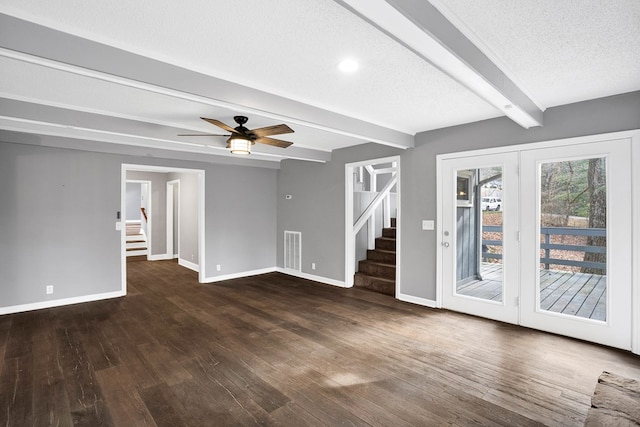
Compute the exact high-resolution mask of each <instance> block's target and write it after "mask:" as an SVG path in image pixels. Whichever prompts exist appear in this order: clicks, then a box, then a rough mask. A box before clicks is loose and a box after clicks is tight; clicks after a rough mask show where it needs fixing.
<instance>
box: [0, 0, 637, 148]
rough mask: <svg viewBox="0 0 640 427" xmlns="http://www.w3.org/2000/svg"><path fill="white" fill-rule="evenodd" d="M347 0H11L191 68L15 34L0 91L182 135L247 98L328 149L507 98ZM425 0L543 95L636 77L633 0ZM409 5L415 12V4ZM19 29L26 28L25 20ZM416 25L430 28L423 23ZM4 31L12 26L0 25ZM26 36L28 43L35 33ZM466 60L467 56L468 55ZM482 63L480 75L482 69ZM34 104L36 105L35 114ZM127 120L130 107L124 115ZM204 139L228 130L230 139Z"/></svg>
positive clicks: (610, 87) (20, 13)
mask: <svg viewBox="0 0 640 427" xmlns="http://www.w3.org/2000/svg"><path fill="white" fill-rule="evenodd" d="M347 2H348V3H350V4H357V3H359V1H353V2H350V1H347ZM344 3H345V2H343V1H341V0H336V1H334V0H305V1H304V2H302V1H299V0H278V1H273V2H265V1H263V0H243V1H211V0H184V1H180V2H175V1H168V0H162V1H159V0H155V1H151V0H137V1H134V2H131V1H124V0H110V1H103V2H87V1H84V0H83V1H80V0H65V1H64V2H51V1H44V0H3V1H2V2H1V3H0V13H4V14H6V16H9V17H16V18H21V19H22V20H24V21H26V22H31V23H35V24H39V25H42V26H44V27H48V28H50V29H54V30H59V31H62V32H64V33H67V34H69V35H72V36H73V37H74V39H75V40H84V39H86V40H89V41H92V42H94V45H93V47H97V46H98V45H97V44H96V42H97V43H100V44H104V45H107V46H112V47H116V48H119V49H122V50H123V51H126V52H131V53H133V54H135V57H134V59H135V58H151V59H154V60H157V61H161V62H163V63H166V64H173V65H175V66H178V67H180V69H181V70H184V72H177V73H175V74H171V73H169V74H167V71H166V70H165V69H162V68H161V67H158V66H156V65H154V64H152V63H145V67H146V68H145V70H146V75H145V76H143V77H137V76H133V74H132V73H129V74H126V72H125V71H122V73H121V74H118V76H119V77H118V78H112V75H113V73H114V71H113V70H106V67H104V69H101V68H95V67H93V68H92V67H89V66H88V65H84V63H83V61H84V58H85V57H88V56H90V54H92V53H94V49H92V48H91V46H92V45H90V44H89V45H88V46H89V47H88V49H89V50H86V51H81V50H74V49H77V48H76V47H71V46H70V47H69V50H70V51H69V52H60V53H58V56H57V57H52V58H50V59H42V58H41V57H40V56H41V54H39V53H36V52H32V53H29V52H27V53H23V52H22V51H17V50H16V51H13V50H12V49H14V48H13V47H12V46H14V45H15V46H18V45H19V44H20V43H21V41H20V40H18V41H11V42H7V43H5V44H3V46H7V45H10V44H11V43H13V44H11V46H9V47H8V48H7V47H5V48H4V49H0V70H1V71H2V75H3V79H2V80H0V97H3V98H5V99H7V100H22V101H28V102H30V103H33V104H43V105H47V106H56V107H60V108H63V109H69V110H73V111H83V112H90V113H95V114H97V115H99V116H103V117H105V118H123V119H128V120H130V121H135V122H136V123H139V124H140V125H139V126H138V128H137V130H136V131H135V132H134V131H131V132H132V133H136V135H137V136H139V137H142V136H144V135H145V132H150V131H149V129H152V128H153V129H156V130H157V129H159V128H160V127H163V128H164V131H162V132H160V133H161V134H162V138H159V137H158V134H157V133H154V134H152V133H148V136H149V137H150V138H159V139H163V140H168V141H171V140H177V139H180V138H177V137H176V135H175V133H176V130H182V131H194V132H217V131H216V130H215V128H213V129H212V128H211V127H210V125H208V124H206V123H204V122H202V121H201V120H199V118H198V117H200V116H208V117H215V118H218V119H221V120H222V121H224V122H226V123H229V124H232V117H233V115H235V114H238V113H243V114H247V115H249V116H250V125H252V126H251V127H259V126H266V125H270V124H274V123H282V122H287V123H290V124H292V127H294V128H295V129H296V133H295V134H291V135H287V136H283V137H282V139H289V140H291V141H293V142H294V146H295V147H299V148H302V149H308V150H317V151H321V152H330V151H331V150H334V149H337V148H342V147H346V146H350V145H356V144H361V143H364V142H368V141H374V142H379V143H386V142H389V145H394V146H401V147H409V146H410V144H407V143H406V142H405V141H407V138H405V137H409V138H410V136H412V135H413V134H415V133H417V132H420V131H425V130H430V129H436V128H442V127H447V126H452V125H457V124H463V123H469V122H473V121H478V120H484V119H489V118H493V117H498V116H502V115H503V114H504V112H503V111H504V110H503V111H501V108H502V106H504V104H505V103H502V100H501V98H498V101H495V100H494V101H493V102H491V100H490V99H488V98H487V97H484V96H483V95H482V90H481V89H478V88H475V87H473V83H468V82H461V81H459V80H457V79H454V78H451V77H452V76H455V75H456V73H457V72H458V71H459V70H457V69H453V70H451V69H445V68H443V66H442V65H441V64H440V63H438V62H437V61H435V60H434V59H433V58H431V57H430V56H429V54H428V53H426V54H425V53H424V52H423V51H421V50H420V49H419V48H418V49H416V46H420V44H421V43H423V41H422V39H421V38H420V37H419V34H418V37H416V38H414V39H412V37H414V36H412V35H411V33H407V34H409V35H408V36H407V35H398V34H393V32H392V31H389V30H387V29H386V27H385V25H384V24H385V23H384V22H382V23H381V22H369V21H368V19H363V16H366V13H362V12H359V11H358V10H357V6H353V7H354V8H355V9H356V10H353V9H351V7H345V4H344ZM360 3H361V4H365V5H377V6H375V7H380V8H381V9H380V10H383V9H384V7H387V8H388V7H389V5H392V6H393V7H395V8H397V9H398V10H402V11H403V13H405V15H406V14H410V13H412V12H411V11H414V10H417V11H418V12H421V13H422V12H424V13H425V14H427V15H429V16H427V17H426V20H423V21H421V22H422V23H423V22H428V23H429V22H432V21H429V19H431V18H432V16H431V15H433V12H432V11H431V10H430V9H429V8H428V7H427V5H429V3H427V2H418V3H416V2H412V1H410V0H386V2H385V1H384V0H368V1H367V2H360ZM431 4H433V6H435V7H436V8H437V10H439V11H440V12H441V13H442V15H443V16H444V18H442V19H445V18H446V19H445V21H446V20H447V19H448V21H449V22H446V24H448V25H451V24H453V25H454V26H455V27H456V28H457V29H458V30H459V31H460V32H461V33H462V34H463V35H464V36H466V39H468V40H466V39H465V40H466V41H470V42H471V43H473V44H475V46H476V47H477V48H478V49H479V51H480V52H482V53H483V54H484V55H486V57H487V58H489V60H490V61H492V62H493V64H495V66H497V70H499V71H500V72H502V73H504V76H505V78H508V79H509V80H510V81H511V82H513V83H514V87H517V88H518V89H519V90H520V91H521V92H522V93H524V94H525V95H526V96H527V97H528V98H529V99H530V100H532V101H533V103H534V104H535V105H537V108H539V109H540V110H541V111H543V110H544V109H545V108H548V107H551V106H555V105H561V104H567V103H571V102H576V101H582V100H586V99H593V98H598V97H603V96H608V95H614V94H618V93H624V92H629V91H634V90H640V37H638V35H637V31H638V28H639V27H640V1H638V0H616V1H604V0H602V1H601V0H567V1H557V0H536V1H534V2H531V1H522V0H518V1H513V0H511V1H508V0H483V1H482V2H478V1H475V0H431ZM429 7H430V6H429ZM421 8H422V9H421ZM407 11H410V12H407ZM407 18H409V20H412V21H413V16H407ZM436 18H437V17H436ZM383 19H384V17H383ZM435 22H436V23H437V20H436V21H435ZM417 27H419V25H417ZM417 27H416V28H417ZM381 28H384V30H381ZM454 29H455V28H454ZM1 31H3V30H2V29H0V32H1ZM22 31H23V34H24V35H25V37H29V33H30V28H29V27H28V26H23V27H22ZM420 31H424V33H425V34H431V32H430V29H429V28H420ZM449 33H451V31H449ZM413 34H417V33H416V32H415V31H414V33H413ZM3 38H5V39H9V38H10V37H7V34H6V33H4V35H3ZM2 41H3V42H4V40H2ZM454 41H455V39H454ZM31 43H32V45H34V46H35V45H37V43H38V41H37V40H34V41H32V42H31ZM438 43H443V44H446V43H445V41H442V40H439V41H438ZM80 45H81V43H80V44H77V46H80ZM74 46H76V45H75V44H74ZM458 47H462V48H464V43H462V44H456V43H454V44H449V45H447V46H446V50H447V51H451V52H452V53H453V54H454V55H458V54H459V55H458V56H459V59H460V62H461V63H463V64H465V63H467V62H469V61H468V60H469V59H470V58H471V59H473V58H474V57H476V56H477V55H475V54H474V53H472V54H471V55H470V56H469V54H468V53H466V54H467V56H466V57H465V56H464V55H465V52H463V50H464V49H466V48H464V49H462V48H461V51H460V52H456V49H457V48H458ZM62 48H64V46H63V47H62ZM15 49H18V48H15ZM18 50H19V49H18ZM467 50H468V49H467ZM52 55H53V53H52ZM115 57H116V58H122V59H121V61H122V63H121V64H119V68H120V69H122V70H125V69H126V68H127V67H133V65H131V64H133V63H134V62H135V61H132V60H130V59H131V58H130V57H126V56H124V55H120V56H117V55H116V56H115ZM348 57H350V58H354V59H356V60H358V61H359V63H360V69H359V70H358V72H356V73H353V74H343V73H341V72H340V71H338V69H337V65H338V63H339V62H340V61H341V60H342V59H344V58H348ZM56 61H59V62H56ZM468 65H469V67H470V68H471V69H473V66H474V64H468ZM83 67H89V68H91V69H90V70H89V69H87V70H85V69H84V68H83ZM477 68H482V67H477ZM85 71H86V72H85ZM116 71H117V70H116ZM443 71H444V72H443ZM472 71H473V72H475V71H474V70H472ZM194 72H196V73H202V74H204V75H206V76H210V77H211V78H212V79H213V78H216V79H213V80H210V81H208V82H207V81H206V79H205V80H198V81H197V84H196V83H193V85H192V86H191V88H198V87H199V89H189V90H187V89H185V88H186V87H187V86H188V85H189V84H190V83H191V82H192V81H193V82H195V81H196V80H197V79H195V77H198V76H197V75H196V74H193V73H194ZM189 73H192V74H189ZM493 74H495V73H493ZM164 75H174V81H173V83H171V84H166V83H158V82H159V81H161V76H164ZM478 76H479V78H478V79H477V80H486V77H487V75H484V76H483V75H482V74H481V73H480V74H478ZM488 77H491V76H488ZM500 78H501V77H500V76H498V80H500ZM221 82H222V83H221ZM224 82H229V84H228V85H226V86H225V85H224V84H223V83H224ZM129 83H131V84H129ZM198 85H200V86H198ZM207 88H210V90H209V91H207V90H206V89H207ZM242 88H250V89H251V90H254V91H253V92H251V91H250V90H249V91H248V90H243V89H242ZM256 90H257V91H256ZM187 92H188V93H187ZM185 93H187V95H188V96H186V95H184V94H185ZM183 95H184V96H183ZM268 95H273V96H271V97H270V98H269V96H268ZM508 102H511V100H507V102H506V103H508ZM500 103H502V104H500ZM4 105H5V106H7V107H6V108H3V110H2V111H1V112H0V116H3V117H4V119H3V120H4V121H3V122H2V123H0V127H2V126H3V123H7V122H9V123H10V122H11V120H13V118H12V117H11V115H12V114H11V113H12V112H11V111H10V109H11V108H13V107H14V106H15V104H13V103H10V102H5V103H4ZM0 106H2V105H1V104H0ZM497 106H498V108H496V107H497ZM8 110H9V111H8ZM36 113H37V110H36V109H34V110H33V112H32V113H31V115H34V114H36ZM27 116H29V115H28V114H26V113H25V115H23V116H21V117H22V118H24V117H27ZM29 117H30V116H29ZM54 117H55V115H51V117H49V118H47V120H49V121H51V123H49V124H50V125H56V123H53V121H55V120H54ZM15 120H20V118H18V119H15ZM47 120H44V119H43V121H45V122H46V121H47ZM104 123H105V124H104V127H105V128H107V127H108V128H110V129H118V131H119V132H123V131H122V129H120V128H118V126H120V124H114V123H107V120H106V119H105V122H104ZM145 124H146V125H145ZM152 125H153V126H152ZM25 126H26V125H24V124H22V125H21V127H20V128H21V129H22V128H23V127H25ZM87 126H88V127H89V124H87ZM96 126H97V125H96ZM132 126H133V122H128V123H127V125H126V126H125V127H126V128H127V129H129V128H132ZM5 128H7V126H6V125H5ZM97 130H104V129H97ZM34 132H35V131H34ZM182 140H183V141H184V139H183V138H182ZM211 144H213V145H217V146H221V145H223V144H224V141H223V140H222V141H220V140H214V141H212V142H211ZM291 152H295V150H292V151H291ZM285 153H289V152H285ZM267 154H268V153H267ZM272 154H273V153H272ZM283 156H284V157H286V156H287V155H285V154H283ZM296 156H297V157H299V158H304V157H305V155H304V153H302V152H299V153H297V154H296V155H295V156H292V157H296ZM276 157H277V156H276ZM311 157H312V156H311ZM321 158H324V157H322V156H320V157H318V158H317V159H316V160H318V159H321Z"/></svg>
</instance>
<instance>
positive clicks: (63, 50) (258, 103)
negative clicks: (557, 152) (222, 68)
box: [0, 13, 414, 148]
mask: <svg viewBox="0 0 640 427" xmlns="http://www.w3.org/2000/svg"><path fill="white" fill-rule="evenodd" d="M0 48H2V49H5V50H7V51H14V52H19V53H22V54H26V55H29V56H33V57H34V58H44V59H46V60H49V61H54V62H57V63H59V64H61V66H63V67H64V66H65V65H67V66H69V67H67V68H65V71H69V72H74V67H75V68H77V69H78V70H79V71H78V72H79V73H82V74H83V75H88V76H91V77H94V78H97V79H105V80H109V81H114V78H115V79H116V80H117V81H116V82H117V83H119V84H126V85H130V86H132V87H137V88H140V89H143V90H150V91H157V92H158V93H164V94H173V95H174V96H187V97H197V98H200V99H206V100H208V102H210V103H213V104H215V105H219V106H221V107H226V108H229V109H233V110H235V111H237V112H239V113H251V114H258V115H261V116H263V117H270V118H274V119H279V120H284V121H286V122H288V123H293V124H299V125H302V126H307V127H310V128H314V129H320V130H324V131H328V132H332V133H335V134H339V135H344V136H350V137H353V138H357V139H360V140H362V141H363V143H365V142H375V143H379V144H384V145H388V146H392V147H396V148H412V147H414V138H413V135H409V134H406V133H403V132H399V131H396V130H393V129H389V128H386V127H383V126H379V125H376V124H373V123H369V122H365V121H363V120H359V119H355V118H352V117H348V116H345V115H341V114H338V113H335V112H333V111H329V110H325V109H322V108H318V107H314V106H312V105H308V104H305V103H302V102H299V101H295V100H291V99H287V98H284V97H281V96H278V95H274V94H271V93H267V92H263V91H260V90H257V89H253V88H250V87H247V86H243V85H239V84H236V83H232V82H229V81H226V80H222V79H219V78H216V77H213V76H210V75H206V74H203V73H199V72H195V71H191V70H188V69H185V68H182V67H178V66H175V65H172V64H169V63H166V62H162V61H158V60H155V59H152V58H148V57H145V56H141V55H138V54H135V53H131V52H128V51H124V50H122V49H118V48H114V47H111V46H107V45H105V44H102V43H98V42H95V41H92V40H88V39H84V38H81V37H77V36H74V35H71V34H67V33H64V32H62V31H58V30H54V29H51V28H48V27H45V26H42V25H38V24H35V23H33V22H29V21H25V20H22V19H19V18H16V17H13V16H10V15H7V14H3V13H0ZM0 54H1V52H0Z"/></svg>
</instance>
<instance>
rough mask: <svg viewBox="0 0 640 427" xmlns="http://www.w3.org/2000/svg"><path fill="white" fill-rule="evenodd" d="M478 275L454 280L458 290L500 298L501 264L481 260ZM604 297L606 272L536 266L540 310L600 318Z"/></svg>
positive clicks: (602, 313)
mask: <svg viewBox="0 0 640 427" xmlns="http://www.w3.org/2000/svg"><path fill="white" fill-rule="evenodd" d="M482 278H483V280H474V281H469V282H464V283H460V284H458V286H457V291H458V294H461V295H466V296H471V297H475V298H482V299H486V300H491V301H502V264H500V263H485V264H483V268H482ZM606 300H607V276H601V275H598V274H584V273H571V272H569V271H557V270H540V308H542V309H543V310H547V311H552V312H554V313H562V314H567V315H571V316H578V317H584V318H586V319H594V320H602V321H604V320H606Z"/></svg>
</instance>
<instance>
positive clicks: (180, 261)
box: [167, 258, 200, 272]
mask: <svg viewBox="0 0 640 427" xmlns="http://www.w3.org/2000/svg"><path fill="white" fill-rule="evenodd" d="M167 259H172V258H167ZM178 265H181V266H183V267H186V268H188V269H189V270H193V271H196V272H200V266H198V264H195V263H193V262H191V261H187V260H186V259H182V258H178Z"/></svg>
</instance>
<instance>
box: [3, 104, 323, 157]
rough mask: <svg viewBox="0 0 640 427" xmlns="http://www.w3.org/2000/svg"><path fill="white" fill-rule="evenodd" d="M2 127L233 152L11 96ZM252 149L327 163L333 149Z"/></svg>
mask: <svg viewBox="0 0 640 427" xmlns="http://www.w3.org/2000/svg"><path fill="white" fill-rule="evenodd" d="M0 128H4V129H8V130H13V131H19V132H29V131H31V132H32V133H40V134H44V135H53V136H59V137H68V138H75V139H78V138H86V139H90V140H94V141H98V140H103V141H105V142H111V143H114V144H130V145H135V146H140V147H155V148H162V149H165V150H177V151H190V152H199V153H203V154H208V155H222V156H228V155H230V154H229V150H228V149H226V148H225V141H224V139H221V138H215V137H210V138H194V139H191V140H190V141H185V138H180V137H178V136H177V135H178V134H180V133H192V132H191V131H190V130H188V129H180V128H175V127H170V126H164V125H159V124H153V123H144V126H142V127H141V124H140V122H138V121H136V120H131V119H125V118H121V117H113V116H106V115H102V114H96V113H89V112H85V111H77V110H71V109H66V108H60V107H54V106H49V105H43V104H37V103H32V102H25V101H19V100H15V99H8V98H0ZM251 152H252V157H255V158H259V159H261V160H266V161H276V162H278V161H280V160H283V159H299V160H307V161H313V162H322V163H324V162H328V161H330V160H331V153H330V152H327V151H320V150H312V149H309V148H301V147H295V146H292V147H288V148H286V149H282V148H277V147H271V146H268V145H263V144H256V145H255V146H254V147H253V148H252V150H251Z"/></svg>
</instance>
